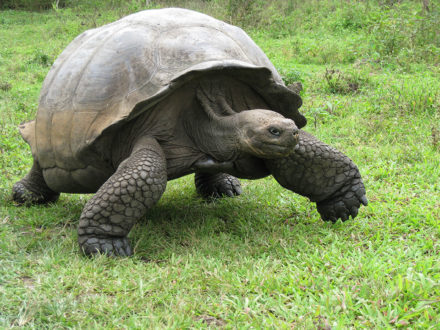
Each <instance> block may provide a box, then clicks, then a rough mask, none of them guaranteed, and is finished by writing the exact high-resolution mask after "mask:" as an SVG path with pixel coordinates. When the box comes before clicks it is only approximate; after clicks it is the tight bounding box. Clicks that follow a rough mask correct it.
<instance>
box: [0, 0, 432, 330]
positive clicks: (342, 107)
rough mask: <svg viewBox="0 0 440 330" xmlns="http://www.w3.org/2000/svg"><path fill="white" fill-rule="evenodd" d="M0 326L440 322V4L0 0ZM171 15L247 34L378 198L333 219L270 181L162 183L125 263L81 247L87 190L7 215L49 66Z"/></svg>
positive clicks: (318, 130) (312, 124)
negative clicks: (212, 196) (140, 15)
mask: <svg viewBox="0 0 440 330" xmlns="http://www.w3.org/2000/svg"><path fill="white" fill-rule="evenodd" d="M0 6H1V8H2V9H3V10H2V11H1V12H0V327H5V328H9V327H29V328H41V327H49V328H55V327H105V328H108V327H110V328H116V327H117V328H124V327H148V326H154V327H164V326H165V327H177V328H183V327H207V326H210V327H227V328H233V327H247V326H254V327H256V328H261V327H273V326H276V327H281V328H289V327H298V328H311V327H315V328H320V329H329V328H330V327H334V328H345V327H354V328H362V327H365V328H373V327H374V328H394V327H412V328H432V329H434V328H437V327H438V324H439V323H440V316H439V315H440V308H439V304H440V257H439V254H440V244H439V237H440V222H439V219H440V211H439V210H440V202H439V201H440V185H439V182H440V180H439V177H440V161H439V159H440V158H439V156H440V124H439V123H440V121H439V119H440V80H439V78H440V34H439V33H438V27H439V26H440V5H439V4H438V2H435V1H427V0H424V1H410V0H400V1H397V0H364V1H361V0H358V1H342V0H327V1H318V0H309V1H299V0H287V1H281V0H277V1H275V0H273V1H262V0H256V1H250V0H205V1H202V0H200V1H196V0H180V1H138V0H131V1H122V0H112V1H110V0H109V1H97V0H90V1H85V0H84V1H73V0H60V1H48V0H38V1H30V0H18V1H15V0H14V1H11V0H3V1H2V2H1V3H0ZM165 6H181V7H186V8H191V9H195V10H199V11H202V12H205V13H207V14H210V15H212V16H215V17H217V18H219V19H222V20H225V21H227V22H230V23H232V24H236V25H240V26H241V27H243V28H244V29H245V30H246V31H247V32H248V33H249V34H250V35H251V36H252V38H253V39H254V40H255V41H256V42H257V44H259V46H260V47H261V48H262V49H263V50H264V51H265V52H266V54H267V55H268V56H269V58H270V59H271V60H272V62H273V63H274V64H275V66H276V67H277V68H278V69H279V71H280V73H281V74H282V75H283V77H284V79H285V82H286V84H289V83H292V82H296V81H301V82H302V83H303V86H304V90H303V91H302V97H303V100H304V106H303V109H302V111H303V113H304V114H305V115H306V116H307V118H308V120H309V125H308V126H307V127H306V130H308V131H310V132H312V133H313V134H315V135H317V136H319V137H320V138H321V139H322V140H324V141H326V142H327V143H329V144H331V145H333V146H335V147H337V148H339V149H341V150H343V151H344V152H346V153H347V154H348V155H349V156H350V157H351V158H352V159H353V160H354V161H355V162H356V163H357V164H358V166H359V168H360V170H361V172H362V174H363V177H364V181H365V184H366V187H367V193H368V197H369V200H370V205H369V206H368V207H366V208H362V209H361V211H360V214H359V216H358V217H357V218H356V219H355V220H350V221H348V222H345V223H341V222H339V223H336V224H334V225H333V224H329V223H324V222H322V221H321V220H320V218H319V215H318V213H317V212H316V210H315V206H314V205H313V204H311V203H310V202H309V201H307V200H306V199H305V198H303V197H300V196H297V195H294V194H292V193H290V192H288V191H286V190H284V189H282V188H281V187H280V186H279V185H278V184H277V183H276V182H275V181H274V180H273V179H272V178H266V179H263V180H259V181H244V182H243V185H244V194H243V195H242V196H240V197H238V198H234V199H224V200H217V201H214V202H212V203H206V202H204V201H203V200H201V199H200V198H198V197H197V196H196V193H195V189H194V186H193V183H192V182H193V177H192V176H188V177H185V178H182V179H179V180H176V181H173V182H170V183H169V184H168V187H167V191H166V193H165V195H164V197H163V198H162V200H161V201H160V202H159V204H158V205H157V206H156V207H155V208H154V209H153V210H152V211H151V212H150V213H149V214H148V215H147V216H146V218H145V221H143V222H141V223H139V224H138V225H136V227H135V228H134V230H133V231H132V234H131V240H132V242H133V243H134V246H135V256H134V257H132V258H127V259H116V260H115V259H108V258H96V259H94V260H89V259H87V258H84V257H82V256H81V255H80V254H79V251H78V248H77V243H76V225H77V222H78V218H79V215H80V213H81V209H82V207H83V206H84V204H85V203H86V201H87V199H88V198H89V196H87V195H62V197H61V199H60V201H59V202H58V203H57V204H55V205H51V206H48V207H39V206H34V207H30V208H23V207H17V206H15V205H14V204H13V202H12V201H11V198H10V191H11V187H12V184H13V183H14V182H15V181H17V180H18V179H20V178H21V177H22V176H23V175H25V174H26V172H27V171H28V169H29V167H30V165H31V156H30V152H29V148H28V147H27V145H26V144H25V143H24V142H23V141H22V139H21V137H20V136H19V134H18V130H17V125H18V124H19V123H20V122H22V121H25V120H30V119H32V118H34V116H35V113H36V109H37V105H38V94H39V90H40V87H41V84H42V82H43V79H44V77H45V75H46V74H47V71H48V70H49V68H50V66H51V64H52V62H53V61H54V60H55V58H56V57H57V56H58V55H59V54H60V53H61V51H62V50H63V49H64V48H65V47H66V46H67V45H68V43H69V42H70V41H71V40H72V39H73V38H74V37H75V36H76V35H78V34H79V33H81V32H82V31H84V30H86V29H89V28H93V27H96V26H100V25H102V24H105V23H108V22H111V21H113V20H115V19H118V18H120V17H122V16H124V15H126V14H129V13H132V12H135V11H139V10H142V9H145V8H147V7H148V8H156V7H165Z"/></svg>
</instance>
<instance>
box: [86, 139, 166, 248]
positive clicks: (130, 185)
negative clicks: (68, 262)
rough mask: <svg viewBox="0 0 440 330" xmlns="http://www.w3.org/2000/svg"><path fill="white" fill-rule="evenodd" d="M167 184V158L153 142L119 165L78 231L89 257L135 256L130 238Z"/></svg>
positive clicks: (89, 202)
mask: <svg viewBox="0 0 440 330" xmlns="http://www.w3.org/2000/svg"><path fill="white" fill-rule="evenodd" d="M166 183H167V175H166V162H165V156H164V154H163V152H162V149H161V148H160V146H159V144H158V143H157V142H156V140H152V139H151V140H150V142H149V143H148V144H147V145H145V144H144V145H142V146H141V147H138V148H136V149H135V150H134V151H133V153H132V154H131V156H130V157H129V158H127V159H126V160H124V161H123V162H122V163H121V164H120V165H119V167H118V169H117V171H116V172H115V173H114V174H113V175H112V176H111V177H110V178H109V179H108V180H107V181H106V182H105V183H104V184H103V185H102V187H101V188H100V189H99V190H98V192H97V193H96V194H95V195H94V196H93V197H92V198H91V199H90V200H89V201H88V203H87V204H86V206H85V207H84V210H83V212H82V214H81V218H80V222H79V228H78V242H79V245H80V247H81V250H82V251H83V252H84V253H85V254H86V255H93V254H97V253H102V254H106V255H110V256H129V255H131V254H132V249H131V246H130V243H129V242H128V238H127V235H128V233H129V231H130V230H131V228H132V227H133V225H134V223H135V222H136V220H137V219H139V218H141V217H142V216H143V215H144V214H145V213H146V211H147V209H148V208H150V207H152V206H153V205H154V204H155V203H156V202H157V201H158V200H159V198H160V197H161V196H162V194H163V192H164V191H165V187H166Z"/></svg>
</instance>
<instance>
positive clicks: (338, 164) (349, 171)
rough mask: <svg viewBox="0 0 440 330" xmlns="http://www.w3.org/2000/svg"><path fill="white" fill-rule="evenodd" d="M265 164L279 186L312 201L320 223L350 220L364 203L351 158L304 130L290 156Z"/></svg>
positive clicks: (361, 185) (362, 186)
mask: <svg viewBox="0 0 440 330" xmlns="http://www.w3.org/2000/svg"><path fill="white" fill-rule="evenodd" d="M265 162H266V166H267V167H268V168H269V170H270V171H271V173H272V175H273V176H274V177H275V179H276V180H277V181H278V182H279V183H280V184H281V185H282V186H283V187H285V188H287V189H290V190H292V191H294V192H296V193H298V194H300V195H303V196H306V197H308V198H310V200H311V201H313V202H316V204H317V207H318V212H319V213H320V214H321V217H322V219H323V220H330V221H333V222H334V221H336V220H337V219H338V218H340V219H341V220H342V221H345V220H347V219H348V218H349V216H351V217H353V218H354V217H355V216H356V215H357V213H358V209H359V207H360V205H361V204H364V205H367V204H368V201H367V198H366V196H365V187H364V184H363V182H362V178H361V175H360V173H359V170H358V168H357V166H356V165H355V164H354V163H353V162H352V161H351V159H350V158H348V157H347V156H345V155H344V154H343V153H341V152H340V151H338V150H336V149H334V148H332V147H330V146H328V145H326V144H325V143H323V142H321V141H319V140H318V139H316V138H315V137H314V136H312V135H310V134H308V133H306V132H304V131H300V139H299V143H298V145H297V146H296V147H295V151H294V153H292V154H291V155H290V156H288V157H285V158H281V159H274V160H266V161H265Z"/></svg>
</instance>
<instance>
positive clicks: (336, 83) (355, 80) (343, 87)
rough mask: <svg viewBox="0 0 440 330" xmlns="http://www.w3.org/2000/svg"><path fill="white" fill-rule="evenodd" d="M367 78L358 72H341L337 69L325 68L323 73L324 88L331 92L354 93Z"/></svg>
mask: <svg viewBox="0 0 440 330" xmlns="http://www.w3.org/2000/svg"><path fill="white" fill-rule="evenodd" d="M367 80H368V79H364V78H363V77H362V76H360V75H358V74H354V73H352V72H345V73H343V72H342V71H340V70H338V69H328V68H326V69H325V73H324V82H325V88H326V90H327V91H328V92H329V93H332V94H350V93H356V92H358V91H359V90H360V88H361V87H362V85H363V84H364V83H366V82H367Z"/></svg>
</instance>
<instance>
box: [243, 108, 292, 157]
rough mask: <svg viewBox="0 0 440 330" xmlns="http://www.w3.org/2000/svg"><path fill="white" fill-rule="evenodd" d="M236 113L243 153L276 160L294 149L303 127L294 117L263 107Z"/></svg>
mask: <svg viewBox="0 0 440 330" xmlns="http://www.w3.org/2000/svg"><path fill="white" fill-rule="evenodd" d="M235 116H236V118H237V130H238V134H237V136H238V143H239V146H240V151H241V152H245V153H247V154H250V155H253V156H256V157H259V158H265V159H272V158H280V157H285V156H288V155H290V154H291V153H292V152H293V151H294V147H295V145H296V144H297V143H298V137H299V130H298V127H297V126H296V125H295V122H294V121H293V120H291V119H288V118H285V117H283V116H282V115H281V114H279V113H277V112H274V111H270V110H263V109H255V110H248V111H243V112H240V113H237V114H236V115H235Z"/></svg>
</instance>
